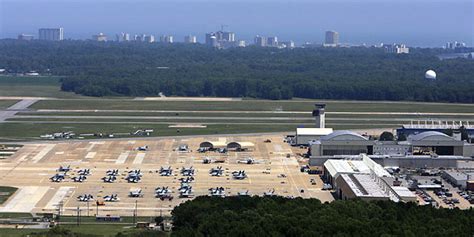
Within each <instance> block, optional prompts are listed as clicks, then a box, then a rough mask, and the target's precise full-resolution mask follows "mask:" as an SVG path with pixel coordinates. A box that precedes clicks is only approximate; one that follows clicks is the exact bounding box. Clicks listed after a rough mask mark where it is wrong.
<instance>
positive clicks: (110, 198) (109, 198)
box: [104, 194, 120, 202]
mask: <svg viewBox="0 0 474 237" xmlns="http://www.w3.org/2000/svg"><path fill="white" fill-rule="evenodd" d="M104 201H106V202H118V201H120V198H118V197H117V194H112V195H107V196H105V197H104Z"/></svg>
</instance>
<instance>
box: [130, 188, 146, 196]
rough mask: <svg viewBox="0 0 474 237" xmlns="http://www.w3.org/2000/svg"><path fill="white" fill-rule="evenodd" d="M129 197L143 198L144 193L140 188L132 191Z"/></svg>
mask: <svg viewBox="0 0 474 237" xmlns="http://www.w3.org/2000/svg"><path fill="white" fill-rule="evenodd" d="M129 196H130V197H143V193H142V190H141V189H140V188H138V189H130V193H129Z"/></svg>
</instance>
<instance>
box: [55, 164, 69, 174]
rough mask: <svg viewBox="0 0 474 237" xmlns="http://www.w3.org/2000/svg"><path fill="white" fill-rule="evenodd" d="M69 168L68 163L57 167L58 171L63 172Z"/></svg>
mask: <svg viewBox="0 0 474 237" xmlns="http://www.w3.org/2000/svg"><path fill="white" fill-rule="evenodd" d="M70 170H71V166H70V165H68V166H67V167H66V166H59V169H58V171H59V172H64V173H66V172H69V171H70Z"/></svg>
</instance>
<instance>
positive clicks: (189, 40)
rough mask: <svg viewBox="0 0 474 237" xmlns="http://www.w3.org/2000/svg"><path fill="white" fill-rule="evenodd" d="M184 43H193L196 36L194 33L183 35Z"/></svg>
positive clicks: (195, 41)
mask: <svg viewBox="0 0 474 237" xmlns="http://www.w3.org/2000/svg"><path fill="white" fill-rule="evenodd" d="M184 43H188V44H195V43H197V40H196V36H194V35H187V36H185V37H184Z"/></svg>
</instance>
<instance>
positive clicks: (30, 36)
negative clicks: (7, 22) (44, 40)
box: [18, 34, 34, 40]
mask: <svg viewBox="0 0 474 237" xmlns="http://www.w3.org/2000/svg"><path fill="white" fill-rule="evenodd" d="M18 39H19V40H33V39H34V37H33V35H27V34H19V35H18Z"/></svg>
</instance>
